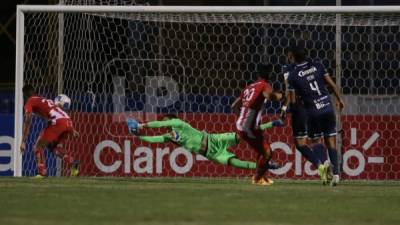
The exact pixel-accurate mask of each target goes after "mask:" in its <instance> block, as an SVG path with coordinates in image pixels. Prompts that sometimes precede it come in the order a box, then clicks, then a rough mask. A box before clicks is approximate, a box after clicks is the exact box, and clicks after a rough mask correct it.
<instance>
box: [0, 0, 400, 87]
mask: <svg viewBox="0 0 400 225" xmlns="http://www.w3.org/2000/svg"><path fill="white" fill-rule="evenodd" d="M136 2H138V3H148V4H150V5H158V4H162V5H273V6H278V5H285V6H288V5H335V3H336V1H335V0H247V1H244V0H185V1H182V0H181V1H179V0H149V1H143V0H139V1H136ZM57 3H58V0H16V1H14V0H2V1H1V6H0V7H1V8H0V68H1V76H0V90H12V89H13V88H14V76H15V75H14V73H15V22H16V20H15V11H16V5H17V4H57ZM396 4H399V3H398V1H397V0H379V1H375V0H342V5H396Z"/></svg>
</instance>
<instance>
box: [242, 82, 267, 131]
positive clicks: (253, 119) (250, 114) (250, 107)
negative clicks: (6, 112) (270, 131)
mask: <svg viewBox="0 0 400 225" xmlns="http://www.w3.org/2000/svg"><path fill="white" fill-rule="evenodd" d="M271 90H272V88H271V86H270V85H269V84H268V83H267V82H266V81H265V80H258V81H256V82H254V83H252V84H250V85H248V86H247V87H246V88H245V89H244V90H243V92H242V93H241V95H240V98H241V101H242V107H241V109H240V115H239V118H238V120H237V122H236V128H237V129H238V130H239V131H251V130H253V129H257V128H258V126H259V125H260V122H261V117H262V111H263V110H264V105H265V104H264V103H265V102H266V98H265V97H264V95H263V92H267V93H269V92H271Z"/></svg>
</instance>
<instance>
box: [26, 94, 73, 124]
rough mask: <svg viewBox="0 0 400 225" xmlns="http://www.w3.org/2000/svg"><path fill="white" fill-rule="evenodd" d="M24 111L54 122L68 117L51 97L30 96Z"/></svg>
mask: <svg viewBox="0 0 400 225" xmlns="http://www.w3.org/2000/svg"><path fill="white" fill-rule="evenodd" d="M24 108H25V113H34V114H35V115H38V116H40V117H42V118H44V119H48V120H51V121H52V123H53V124H54V123H55V122H56V120H58V119H62V118H63V119H70V117H69V116H68V114H67V113H66V112H64V110H62V109H61V108H60V107H58V106H56V105H55V104H54V102H53V100H51V99H46V98H43V97H39V96H32V97H30V98H29V99H28V101H27V102H26V103H25V106H24Z"/></svg>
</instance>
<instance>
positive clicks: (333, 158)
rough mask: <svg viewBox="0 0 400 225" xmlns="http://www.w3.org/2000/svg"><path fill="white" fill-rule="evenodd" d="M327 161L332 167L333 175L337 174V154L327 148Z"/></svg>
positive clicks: (332, 149)
mask: <svg viewBox="0 0 400 225" xmlns="http://www.w3.org/2000/svg"><path fill="white" fill-rule="evenodd" d="M328 154H329V159H330V160H331V163H332V165H333V174H335V175H338V174H339V154H338V151H337V150H336V149H334V148H328Z"/></svg>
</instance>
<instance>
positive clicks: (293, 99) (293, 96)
mask: <svg viewBox="0 0 400 225" xmlns="http://www.w3.org/2000/svg"><path fill="white" fill-rule="evenodd" d="M288 99H289V100H288V101H289V103H290V104H294V103H296V92H295V91H294V90H289V98H288Z"/></svg>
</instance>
